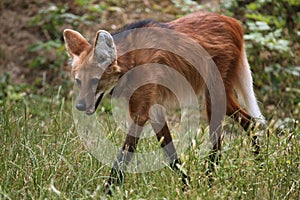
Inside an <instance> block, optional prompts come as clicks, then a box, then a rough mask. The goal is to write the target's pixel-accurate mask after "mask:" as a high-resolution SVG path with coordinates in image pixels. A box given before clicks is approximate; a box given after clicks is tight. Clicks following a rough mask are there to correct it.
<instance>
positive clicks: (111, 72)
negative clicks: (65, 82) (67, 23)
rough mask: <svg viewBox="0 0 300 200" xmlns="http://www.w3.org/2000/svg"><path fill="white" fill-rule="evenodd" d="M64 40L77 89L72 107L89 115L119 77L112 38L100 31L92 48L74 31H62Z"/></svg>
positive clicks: (119, 71)
mask: <svg viewBox="0 0 300 200" xmlns="http://www.w3.org/2000/svg"><path fill="white" fill-rule="evenodd" d="M64 40H65V43H66V48H67V51H68V54H69V56H70V58H71V60H72V64H71V65H72V74H73V76H74V79H75V84H76V86H77V87H78V89H79V95H78V99H77V103H76V108H77V109H78V110H80V111H85V112H86V114H88V115H91V114H93V113H94V112H95V111H96V109H97V107H98V105H99V103H100V101H101V100H102V98H103V97H104V95H105V94H107V93H109V92H110V90H111V89H112V88H113V87H114V85H115V84H116V82H117V81H118V79H119V77H120V75H121V69H120V67H119V66H118V65H117V51H116V46H115V43H114V40H113V37H112V36H111V34H109V33H108V32H106V31H103V30H100V31H98V32H97V34H96V39H95V41H94V44H93V45H92V44H90V43H89V42H88V41H87V40H86V39H85V38H84V37H83V36H82V35H81V34H80V33H78V32H77V31H73V30H70V29H66V30H64Z"/></svg>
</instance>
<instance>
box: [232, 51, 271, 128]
mask: <svg viewBox="0 0 300 200" xmlns="http://www.w3.org/2000/svg"><path fill="white" fill-rule="evenodd" d="M234 87H235V89H236V92H237V94H238V99H239V101H240V103H241V104H242V105H244V106H245V109H246V110H247V111H248V113H249V115H250V116H252V117H253V118H255V119H256V120H257V121H258V122H259V123H262V124H266V120H265V117H264V116H263V115H262V114H261V112H260V109H259V107H258V104H257V100H256V97H255V94H254V91H253V80H252V76H251V70H250V65H249V63H248V59H247V55H246V51H245V49H244V50H243V52H242V57H241V60H240V65H239V67H238V70H237V79H236V80H234Z"/></svg>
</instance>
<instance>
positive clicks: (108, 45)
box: [94, 30, 117, 66]
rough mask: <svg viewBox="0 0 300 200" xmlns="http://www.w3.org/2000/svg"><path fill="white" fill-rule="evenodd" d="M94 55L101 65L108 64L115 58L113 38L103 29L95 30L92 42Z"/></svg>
mask: <svg viewBox="0 0 300 200" xmlns="http://www.w3.org/2000/svg"><path fill="white" fill-rule="evenodd" d="M94 57H95V59H96V61H97V62H98V63H100V64H101V65H103V66H104V65H109V64H111V63H112V62H113V61H114V60H116V59H117V50H116V46H115V43H114V39H113V37H112V35H111V34H110V33H108V32H107V31H104V30H100V31H98V32H97V35H96V40H95V44H94Z"/></svg>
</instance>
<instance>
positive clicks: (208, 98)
mask: <svg viewBox="0 0 300 200" xmlns="http://www.w3.org/2000/svg"><path fill="white" fill-rule="evenodd" d="M140 28H149V29H151V28H155V30H156V31H157V32H158V34H157V35H155V34H154V35H151V31H149V32H147V31H146V32H145V31H144V32H143V34H139V33H137V34H135V35H134V37H139V38H138V39H136V38H133V37H132V35H131V36H130V33H126V34H120V33H122V32H126V31H127V32H128V31H129V32H130V31H134V30H138V29H140ZM160 30H161V31H160ZM163 30H172V31H174V32H176V33H178V34H181V35H182V36H184V37H182V38H179V39H178V40H173V41H171V42H170V41H169V40H168V37H170V36H169V35H164V34H162V33H163ZM117 35H121V36H117ZM149 38H150V39H149ZM186 38H190V39H192V40H193V41H196V42H197V43H198V44H199V45H201V46H202V47H203V48H204V49H205V50H206V51H207V52H208V54H209V55H210V56H211V58H212V59H213V61H214V63H215V65H216V66H217V69H218V71H219V74H220V76H221V79H222V83H223V86H224V91H225V92H224V96H222V95H221V93H220V95H219V96H218V97H217V98H215V99H214V100H213V99H212V95H211V94H210V93H211V91H210V89H209V87H208V86H207V84H206V81H205V80H204V79H205V78H204V77H203V74H202V75H200V73H199V71H197V69H195V68H194V67H193V66H192V65H191V63H189V62H188V61H187V60H185V59H184V58H182V57H181V56H180V55H175V54H174V53H171V52H168V51H164V50H163V49H158V48H155V47H156V44H157V43H162V44H164V45H170V46H172V45H173V46H172V48H174V47H175V48H180V49H182V50H184V51H186V53H187V54H189V53H191V54H192V53H193V51H194V50H193V49H192V48H191V46H190V45H189V44H188V43H189V41H188V39H186ZM64 40H65V43H66V48H67V51H68V54H69V56H70V57H71V59H72V64H71V65H72V74H73V75H74V78H75V84H76V85H77V86H78V88H79V96H78V99H77V103H76V108H77V109H78V110H80V111H84V112H85V113H86V114H88V115H92V114H93V113H94V112H95V110H96V109H97V107H98V105H99V103H100V101H101V99H102V98H103V97H104V96H105V94H107V93H110V92H111V90H112V89H113V88H114V86H115V85H116V84H117V82H118V80H120V78H121V77H122V76H123V75H124V74H125V73H127V72H129V71H130V70H132V69H133V68H135V67H137V66H140V65H143V64H147V63H159V64H164V65H167V66H169V67H171V68H172V69H175V70H176V71H177V72H179V73H180V74H181V75H182V76H183V77H184V78H185V79H186V80H187V81H188V82H189V84H190V85H191V87H192V88H193V90H194V92H195V94H197V95H198V96H201V95H203V96H204V97H205V105H206V112H207V118H208V121H209V122H210V121H211V118H212V113H213V112H212V107H213V106H214V105H218V104H222V103H224V102H225V114H226V115H228V116H230V117H233V118H234V119H235V120H236V121H237V122H239V123H240V124H241V126H242V127H243V129H244V130H248V129H250V128H252V127H253V126H252V125H253V124H255V123H259V124H265V123H266V122H265V119H264V117H263V115H262V114H261V112H260V109H259V107H258V104H257V101H256V98H255V94H254V91H253V83H252V76H251V71H250V66H249V64H248V61H247V57H246V53H245V46H244V41H243V30H242V27H241V25H240V24H239V22H238V21H237V20H235V19H233V18H231V17H227V16H222V15H219V14H214V13H207V12H197V13H193V14H190V15H188V16H185V17H182V18H179V19H177V20H174V21H171V22H168V23H158V22H155V21H151V20H144V21H139V22H137V23H133V24H130V25H127V26H125V27H123V28H122V29H121V30H120V31H118V32H117V33H115V34H110V33H108V32H106V31H104V30H100V31H98V32H97V34H96V38H95V41H94V43H93V44H90V43H89V42H88V41H87V40H86V39H85V38H84V37H83V36H82V35H81V34H80V33H78V32H76V31H74V30H70V29H66V30H64ZM167 41H168V42H167ZM139 42H140V43H143V42H145V43H147V45H148V47H149V44H150V47H151V45H152V46H153V48H148V47H147V48H145V49H137V50H130V51H128V52H126V53H125V54H123V55H120V54H119V52H120V51H123V52H124V51H126V49H125V50H124V48H127V47H128V48H131V49H132V48H133V47H134V46H135V45H137V43H139ZM124 44H125V45H124ZM185 47H186V48H185ZM122 48H123V49H122ZM119 55H120V56H119ZM201 56H202V55H199V59H200V57H201ZM205 71H209V69H205V70H204V72H205ZM143 73H144V74H145V75H146V76H153V74H155V76H157V78H158V79H159V78H164V76H165V74H164V72H158V73H160V74H157V72H156V73H154V70H152V69H151V65H149V67H148V68H144V72H143ZM208 73H210V72H208ZM204 76H206V75H204ZM135 78H139V77H138V76H136V77H135ZM206 78H207V77H206ZM208 78H213V76H208ZM123 84H126V81H125V82H124V83H123ZM174 84H176V80H174ZM214 90H217V88H215V89H214V88H212V91H214ZM236 94H237V95H238V97H239V100H241V101H242V103H243V104H244V105H245V108H242V107H241V106H240V104H239V103H238V101H237V96H236ZM217 95H218V94H217ZM173 100H174V96H172V92H171V91H170V90H168V89H167V88H165V87H162V86H160V85H159V84H155V83H149V84H145V85H143V86H141V87H139V88H138V89H136V90H135V91H134V93H133V94H132V96H131V97H130V101H129V113H130V116H131V118H132V121H133V123H132V124H131V126H130V128H129V131H128V134H127V136H126V139H125V142H124V144H123V147H122V150H121V151H120V153H119V155H118V156H117V158H116V161H115V163H114V167H113V168H112V170H111V175H110V178H109V180H108V182H107V188H108V191H110V190H109V188H110V186H112V185H113V184H116V183H119V182H121V181H122V180H123V172H122V167H121V166H120V165H121V163H122V164H124V165H126V164H128V162H129V161H130V159H131V156H132V152H134V150H135V149H136V146H137V144H138V140H139V136H140V134H141V132H142V127H143V126H144V125H145V123H146V122H147V121H148V120H149V118H150V117H149V109H150V107H151V106H152V105H154V104H163V103H165V102H167V103H168V102H169V101H173ZM175 101H176V100H175ZM213 104H214V105H213ZM160 117H161V118H164V116H163V114H162V116H160ZM218 117H219V118H218V119H220V120H222V119H223V117H224V116H218ZM150 124H151V126H152V128H153V130H154V131H155V133H156V136H157V139H158V140H159V141H162V143H161V147H162V148H164V151H165V153H166V155H167V156H168V157H169V158H170V163H171V167H172V168H174V169H177V170H178V164H180V160H179V159H178V156H177V153H176V150H175V147H174V145H173V142H172V137H171V135H170V131H169V128H168V125H167V123H166V122H165V123H164V125H163V126H162V128H160V127H157V125H156V124H155V123H153V122H151V121H150ZM217 124H218V123H217ZM210 129H211V130H210V135H211V140H212V142H213V152H216V151H218V150H220V148H221V131H219V130H217V129H218V127H213V128H212V127H210ZM216 132H218V134H216V136H213V134H215V133H216ZM254 146H255V147H256V148H257V151H259V145H258V144H257V143H255V141H254ZM128 152H131V153H128ZM211 159H212V161H214V162H217V159H216V156H215V153H214V154H212V156H211ZM182 175H183V182H184V183H186V182H187V181H188V179H189V177H188V176H187V175H186V174H184V173H183V174H182Z"/></svg>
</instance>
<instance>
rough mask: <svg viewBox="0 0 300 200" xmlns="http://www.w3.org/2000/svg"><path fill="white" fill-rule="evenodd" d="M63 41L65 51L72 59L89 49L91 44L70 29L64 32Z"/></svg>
mask: <svg viewBox="0 0 300 200" xmlns="http://www.w3.org/2000/svg"><path fill="white" fill-rule="evenodd" d="M64 40H65V43H66V48H67V51H68V53H69V55H70V56H71V58H73V59H74V58H75V57H78V56H79V55H80V54H81V53H82V52H83V51H85V50H86V49H88V48H89V47H91V44H90V43H89V42H88V41H87V40H86V39H85V38H84V37H83V36H82V35H81V34H80V33H78V32H77V31H73V30H71V29H65V30H64Z"/></svg>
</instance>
